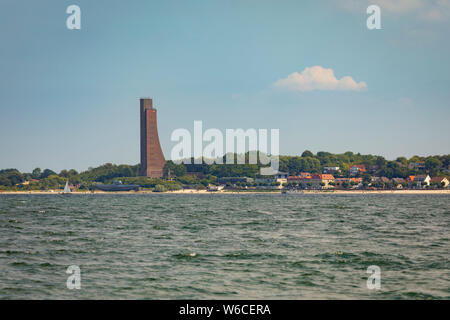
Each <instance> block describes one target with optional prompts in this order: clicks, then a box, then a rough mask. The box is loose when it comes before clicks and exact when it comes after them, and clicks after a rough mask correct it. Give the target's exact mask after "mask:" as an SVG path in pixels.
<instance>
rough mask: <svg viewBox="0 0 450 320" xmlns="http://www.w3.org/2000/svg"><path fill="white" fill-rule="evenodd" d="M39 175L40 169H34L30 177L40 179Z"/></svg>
mask: <svg viewBox="0 0 450 320" xmlns="http://www.w3.org/2000/svg"><path fill="white" fill-rule="evenodd" d="M41 174H42V172H41V168H35V169H34V170H33V172H32V173H31V176H32V177H33V179H39V178H40V177H41Z"/></svg>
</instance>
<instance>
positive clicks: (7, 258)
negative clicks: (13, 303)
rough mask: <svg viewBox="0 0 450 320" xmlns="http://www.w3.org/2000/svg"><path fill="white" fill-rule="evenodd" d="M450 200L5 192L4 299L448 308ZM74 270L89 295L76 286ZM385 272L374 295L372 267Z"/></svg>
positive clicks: (0, 200) (1, 222)
mask: <svg viewBox="0 0 450 320" xmlns="http://www.w3.org/2000/svg"><path fill="white" fill-rule="evenodd" d="M449 204H450V198H449V197H448V196H430V195H404V196H394V195H368V196H363V195H360V196H356V195H351V196H346V195H303V196H283V195H73V196H70V197H64V196H54V195H52V196H32V195H14V196H8V195H0V270H1V272H0V299H8V298H14V299H22V298H27V299H57V298H58V299H115V298H119V299H144V298H146V299H318V298H322V299H351V298H358V299H397V298H399V299H427V298H434V299H442V298H443V299H449V298H450V268H449V266H450V265H449V257H450V254H449V252H450V206H449ZM69 265H78V266H79V267H80V268H81V289H80V290H69V289H67V287H66V280H67V277H68V274H66V269H67V267H68V266H69ZM370 265H377V266H379V267H380V268H381V289H380V290H378V291H376V290H369V289H367V286H366V280H367V277H368V276H369V275H368V274H367V273H366V270H367V267H368V266H370Z"/></svg>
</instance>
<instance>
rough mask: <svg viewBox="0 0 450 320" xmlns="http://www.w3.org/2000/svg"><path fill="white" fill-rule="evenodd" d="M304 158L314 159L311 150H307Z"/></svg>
mask: <svg viewBox="0 0 450 320" xmlns="http://www.w3.org/2000/svg"><path fill="white" fill-rule="evenodd" d="M302 157H314V154H313V153H312V152H311V151H309V150H305V151H303V153H302Z"/></svg>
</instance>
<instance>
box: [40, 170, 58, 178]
mask: <svg viewBox="0 0 450 320" xmlns="http://www.w3.org/2000/svg"><path fill="white" fill-rule="evenodd" d="M52 174H56V172H54V171H52V170H50V169H45V170H44V171H43V172H42V174H41V177H40V178H41V179H45V178H47V177H49V176H51V175H52Z"/></svg>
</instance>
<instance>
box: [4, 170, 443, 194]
mask: <svg viewBox="0 0 450 320" xmlns="http://www.w3.org/2000/svg"><path fill="white" fill-rule="evenodd" d="M226 166H227V165H225V164H224V165H220V167H221V168H223V167H226ZM243 166H244V167H245V166H249V165H243ZM197 167H198V166H197ZM405 167H406V168H405V169H407V170H408V172H419V173H420V172H424V173H422V174H416V175H407V176H406V177H405V178H404V177H386V176H383V175H381V176H379V175H376V173H377V172H379V171H380V168H379V167H378V166H376V165H373V166H370V167H367V166H366V165H364V164H353V165H350V166H349V167H348V170H345V171H344V170H343V169H342V168H340V167H337V166H324V167H322V168H321V172H320V173H318V172H315V173H310V172H303V171H300V172H298V173H295V174H289V173H288V172H278V173H277V174H276V175H273V176H258V175H254V176H253V177H249V176H245V175H242V176H237V175H233V174H232V173H233V171H231V172H229V174H228V176H221V177H217V176H214V175H211V174H208V173H206V174H205V173H204V172H202V171H192V170H196V167H195V166H194V165H191V166H189V165H183V164H181V165H175V164H173V163H172V162H168V164H167V165H166V166H165V170H164V176H163V177H161V178H149V177H141V176H139V173H138V172H139V165H137V166H127V165H119V166H115V165H112V164H106V165H103V166H100V167H98V168H93V169H90V170H88V171H85V172H82V173H78V172H76V171H75V170H73V169H72V170H62V171H61V172H60V173H59V174H57V173H55V172H53V171H52V170H49V169H45V170H44V171H43V172H41V171H40V169H39V168H37V169H35V170H33V172H32V173H24V174H22V173H20V172H19V171H18V170H16V169H6V170H0V192H3V193H8V192H29V193H31V192H33V191H34V192H50V193H52V192H61V191H62V189H63V188H64V185H65V184H66V183H68V186H69V188H70V190H72V191H73V192H90V193H95V192H108V191H114V192H120V191H122V192H174V193H181V192H183V193H184V192H211V193H213V192H215V193H217V192H220V193H222V192H246V191H247V192H251V191H253V192H286V191H299V190H301V191H306V192H307V191H312V192H320V191H324V192H332V191H339V190H343V191H344V190H346V191H358V190H365V191H377V190H378V191H379V190H415V191H419V190H450V177H449V176H448V174H449V173H450V168H449V167H448V166H447V167H444V166H441V167H440V168H437V169H436V170H434V171H435V172H436V171H437V172H439V173H440V174H439V175H432V174H429V173H427V171H433V170H430V169H427V167H426V166H425V164H424V163H417V162H411V163H410V164H408V165H407V166H405ZM170 168H172V171H171V169H170ZM201 168H203V171H205V166H204V165H202V166H201ZM207 168H208V167H207ZM234 168H236V167H234ZM188 169H189V170H191V171H188ZM197 169H198V168H197ZM208 170H211V168H208ZM316 171H317V170H316ZM442 173H444V174H442ZM216 174H217V173H216ZM218 175H224V173H223V172H222V173H219V174H218ZM230 175H231V176H230ZM107 187H108V188H107Z"/></svg>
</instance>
